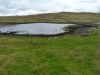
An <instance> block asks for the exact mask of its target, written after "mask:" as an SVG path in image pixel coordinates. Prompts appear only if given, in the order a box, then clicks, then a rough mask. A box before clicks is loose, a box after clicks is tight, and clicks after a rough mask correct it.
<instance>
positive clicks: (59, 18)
mask: <svg viewBox="0 0 100 75" xmlns="http://www.w3.org/2000/svg"><path fill="white" fill-rule="evenodd" d="M32 22H50V23H52V22H55V23H66V22H70V23H71V22H72V23H92V22H100V13H90V12H87V13H85V12H83V13H74V12H59V13H47V14H38V15H28V16H3V17H2V16H1V17H0V24H16V23H32Z"/></svg>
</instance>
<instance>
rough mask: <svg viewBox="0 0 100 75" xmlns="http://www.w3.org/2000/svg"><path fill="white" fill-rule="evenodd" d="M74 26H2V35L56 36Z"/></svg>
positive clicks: (0, 28)
mask: <svg viewBox="0 0 100 75" xmlns="http://www.w3.org/2000/svg"><path fill="white" fill-rule="evenodd" d="M70 25H73V24H52V23H31V24H16V25H0V33H1V34H3V33H7V34H16V35H56V34H61V33H64V32H68V31H66V30H65V27H68V26H70Z"/></svg>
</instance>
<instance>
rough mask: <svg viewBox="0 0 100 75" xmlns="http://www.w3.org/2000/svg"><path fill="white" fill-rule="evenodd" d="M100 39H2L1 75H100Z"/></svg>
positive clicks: (2, 36) (94, 37)
mask: <svg viewBox="0 0 100 75" xmlns="http://www.w3.org/2000/svg"><path fill="white" fill-rule="evenodd" d="M98 41H99V38H98V34H97V33H96V32H93V34H91V35H90V36H88V37H80V36H62V37H48V38H47V37H44V38H43V37H29V36H26V37H24V36H4V35H0V75H100V66H99V65H100V64H99V63H97V62H96V61H100V60H99V59H98V58H97V52H98V51H99V46H98V44H99V42H98Z"/></svg>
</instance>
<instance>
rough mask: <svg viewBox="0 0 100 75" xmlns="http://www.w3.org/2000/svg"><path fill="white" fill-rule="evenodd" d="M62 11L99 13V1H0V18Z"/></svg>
mask: <svg viewBox="0 0 100 75" xmlns="http://www.w3.org/2000/svg"><path fill="white" fill-rule="evenodd" d="M62 11H63V12H100V0H0V16H5V15H29V14H39V13H48V12H62Z"/></svg>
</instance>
